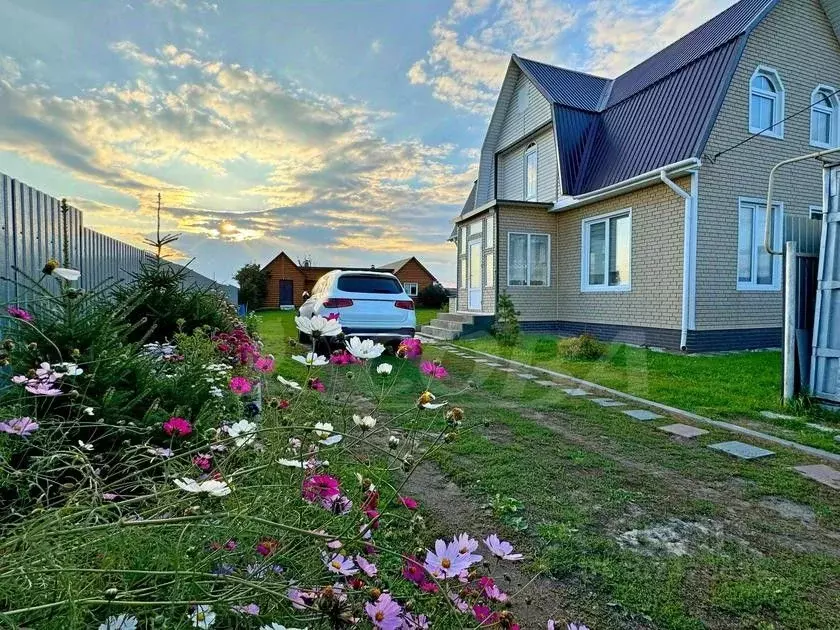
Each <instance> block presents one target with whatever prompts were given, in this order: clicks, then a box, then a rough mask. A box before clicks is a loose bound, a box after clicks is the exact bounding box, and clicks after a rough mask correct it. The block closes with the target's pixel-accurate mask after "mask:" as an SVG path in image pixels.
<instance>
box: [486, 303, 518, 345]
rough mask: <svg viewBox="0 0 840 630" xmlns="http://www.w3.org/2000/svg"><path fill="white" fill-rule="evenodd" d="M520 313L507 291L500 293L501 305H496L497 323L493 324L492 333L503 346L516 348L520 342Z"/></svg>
mask: <svg viewBox="0 0 840 630" xmlns="http://www.w3.org/2000/svg"><path fill="white" fill-rule="evenodd" d="M518 318H519V311H517V310H516V308H515V307H514V305H513V300H512V299H511V297H510V295H508V294H507V292H506V291H502V292H501V293H499V303H498V304H497V305H496V321H495V322H493V328H492V333H493V336H495V337H496V339H498V341H499V344H501V345H502V346H507V347H510V346H515V345H516V343H517V342H518V341H519V319H518Z"/></svg>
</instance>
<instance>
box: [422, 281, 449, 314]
mask: <svg viewBox="0 0 840 630" xmlns="http://www.w3.org/2000/svg"><path fill="white" fill-rule="evenodd" d="M417 301H418V302H420V304H422V305H423V306H428V307H429V308H440V307H441V306H443V305H444V304H447V303H448V302H449V294H447V293H446V289H444V288H443V287H442V286H441V285H440V284H438V283H437V282H433V283H432V284H430V285H429V286H427V287H425V288H424V289H423V290H422V291H420V295H418V296H417Z"/></svg>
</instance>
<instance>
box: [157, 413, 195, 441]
mask: <svg viewBox="0 0 840 630" xmlns="http://www.w3.org/2000/svg"><path fill="white" fill-rule="evenodd" d="M163 432H164V433H166V435H174V436H177V437H185V436H187V435H189V434H190V433H192V425H191V424H190V423H189V422H188V421H187V420H185V419H184V418H178V417H174V418H169V420H167V421H166V422H164V423H163Z"/></svg>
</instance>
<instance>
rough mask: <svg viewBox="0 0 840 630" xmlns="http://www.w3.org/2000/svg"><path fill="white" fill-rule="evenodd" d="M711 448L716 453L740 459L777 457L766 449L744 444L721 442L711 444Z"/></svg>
mask: <svg viewBox="0 0 840 630" xmlns="http://www.w3.org/2000/svg"><path fill="white" fill-rule="evenodd" d="M709 448H713V449H715V450H716V451H722V452H724V453H727V454H729V455H732V456H734V457H738V458H739V459H758V458H759V457H769V456H770V455H775V453H773V451H768V450H767V449H766V448H759V447H757V446H752V445H750V444H744V443H743V442H738V441H732V442H719V443H717V444H710V445H709Z"/></svg>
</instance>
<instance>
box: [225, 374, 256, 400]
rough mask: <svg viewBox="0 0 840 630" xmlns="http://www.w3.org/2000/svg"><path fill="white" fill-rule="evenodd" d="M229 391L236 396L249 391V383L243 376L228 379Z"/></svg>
mask: <svg viewBox="0 0 840 630" xmlns="http://www.w3.org/2000/svg"><path fill="white" fill-rule="evenodd" d="M230 391H232V392H233V393H234V394H237V395H238V396H242V395H243V394H247V393H248V392H250V391H251V382H250V381H249V380H248V379H247V378H245V377H244V376H234V377H233V378H232V379H230Z"/></svg>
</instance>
